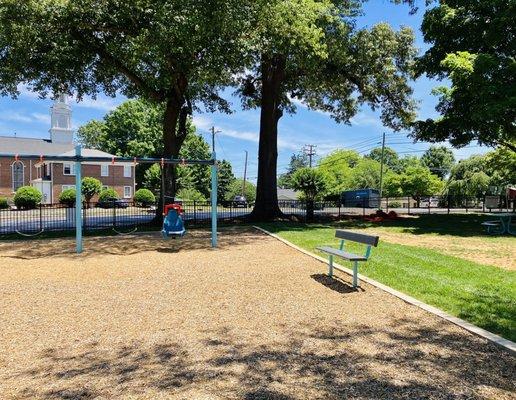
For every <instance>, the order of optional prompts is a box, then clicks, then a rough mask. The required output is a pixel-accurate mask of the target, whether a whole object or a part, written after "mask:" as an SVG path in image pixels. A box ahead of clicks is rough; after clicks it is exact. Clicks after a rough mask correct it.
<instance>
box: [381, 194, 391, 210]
mask: <svg viewBox="0 0 516 400" xmlns="http://www.w3.org/2000/svg"><path fill="white" fill-rule="evenodd" d="M381 201H382V199H380V202H381ZM385 211H386V212H387V213H389V197H386V198H385Z"/></svg>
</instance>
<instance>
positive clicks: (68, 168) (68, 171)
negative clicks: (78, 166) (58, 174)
mask: <svg viewBox="0 0 516 400" xmlns="http://www.w3.org/2000/svg"><path fill="white" fill-rule="evenodd" d="M63 175H75V165H74V164H73V163H64V164H63Z"/></svg>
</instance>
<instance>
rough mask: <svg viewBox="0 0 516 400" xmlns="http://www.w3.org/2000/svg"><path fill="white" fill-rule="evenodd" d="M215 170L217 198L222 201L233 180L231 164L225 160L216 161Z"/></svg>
mask: <svg viewBox="0 0 516 400" xmlns="http://www.w3.org/2000/svg"><path fill="white" fill-rule="evenodd" d="M217 172H218V176H217V179H218V180H217V198H218V199H219V201H222V200H224V199H226V197H227V194H228V192H229V190H230V187H231V185H232V184H233V182H234V181H235V175H233V169H232V168H231V164H230V163H229V162H228V161H226V160H222V161H221V162H219V163H218V169H217ZM246 186H247V183H246Z"/></svg>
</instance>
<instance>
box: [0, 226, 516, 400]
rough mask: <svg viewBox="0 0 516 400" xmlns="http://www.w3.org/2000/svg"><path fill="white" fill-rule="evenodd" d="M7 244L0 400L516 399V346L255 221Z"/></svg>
mask: <svg viewBox="0 0 516 400" xmlns="http://www.w3.org/2000/svg"><path fill="white" fill-rule="evenodd" d="M220 242H221V246H220V248H219V249H217V250H212V249H210V248H209V237H208V234H207V233H205V232H202V231H197V232H191V233H190V235H189V237H187V238H185V239H184V240H182V241H170V242H163V241H161V240H160V239H159V238H158V237H157V235H152V234H150V235H142V236H136V237H117V238H112V237H109V238H89V239H87V240H86V242H85V248H86V249H87V251H86V253H85V254H83V255H81V256H77V255H74V254H73V241H72V240H69V239H58V240H50V241H34V242H5V243H1V244H0V394H1V395H0V398H1V399H97V398H99V399H114V398H117V399H118V398H122V399H140V398H142V399H159V398H163V399H168V398H171V399H275V400H291V399H341V398H355V399H366V398H386V399H402V398H403V399H405V398H406V399H417V398H426V399H470V398H473V399H474V398H492V399H514V398H515V390H516V388H515V382H516V358H515V356H514V355H513V354H510V353H508V352H507V351H505V350H502V349H501V348H499V347H497V346H495V345H493V344H491V343H489V342H487V341H485V340H483V339H481V338H478V337H476V336H474V335H472V334H469V333H468V332H466V331H464V330H462V329H460V328H458V327H456V326H454V325H452V324H450V323H447V322H445V321H443V320H440V319H438V318H437V317H435V316H433V315H431V314H428V313H426V312H424V311H422V310H420V309H418V308H416V307H413V306H411V305H409V304H406V303H404V302H402V301H401V300H399V299H397V298H395V297H394V296H391V295H389V294H387V293H385V292H382V291H380V290H378V289H376V288H374V287H371V286H369V285H364V286H363V289H362V290H360V291H358V292H355V291H353V290H351V288H350V277H349V276H346V275H344V274H342V275H341V276H340V279H335V280H330V279H328V278H327V277H326V276H325V275H324V272H325V267H324V265H323V264H321V263H320V262H318V261H316V260H314V259H312V258H310V257H308V256H305V255H303V254H301V253H299V252H297V251H295V250H293V249H291V248H289V247H288V246H286V245H284V244H282V243H281V242H279V241H277V240H274V239H272V238H270V237H267V236H265V235H262V234H260V233H258V232H256V231H253V230H250V229H237V230H226V231H223V232H222V234H221V237H220Z"/></svg>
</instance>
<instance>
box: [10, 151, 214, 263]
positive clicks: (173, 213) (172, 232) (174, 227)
mask: <svg viewBox="0 0 516 400" xmlns="http://www.w3.org/2000/svg"><path fill="white" fill-rule="evenodd" d="M0 157H9V158H10V157H13V158H14V159H16V160H18V158H19V156H18V155H17V154H3V153H0ZM23 158H24V159H28V160H38V161H40V162H41V161H42V160H43V159H44V160H46V161H58V162H59V161H61V162H74V163H75V196H76V197H75V221H76V223H75V244H76V246H75V247H76V252H77V253H78V254H80V253H82V250H83V235H82V233H83V232H82V226H83V213H82V194H81V180H82V177H81V175H82V171H81V166H82V163H87V162H90V163H91V162H95V163H97V162H111V165H113V166H114V165H115V163H116V162H133V163H134V165H136V164H155V163H159V164H160V165H161V169H162V190H161V192H162V205H163V227H162V230H161V234H162V236H163V238H164V239H170V238H177V237H183V236H184V235H185V233H186V230H185V227H184V222H183V219H182V217H181V215H182V213H183V211H182V208H181V205H180V204H176V203H170V204H165V197H166V196H165V195H164V194H163V187H164V185H163V179H164V177H163V175H164V174H163V169H164V166H165V165H170V164H172V165H209V166H210V167H211V246H212V247H217V159H216V154H215V152H213V153H212V158H211V159H209V160H186V159H174V158H150V157H143V158H140V157H97V156H93V157H86V156H83V155H82V148H81V146H76V147H75V156H45V157H43V156H42V155H23ZM113 176H114V174H113ZM113 229H114V228H113ZM43 231H44V229H43V228H41V231H40V232H38V233H37V234H35V235H26V234H24V233H22V232H17V233H19V234H20V235H23V236H36V235H39V234H41V233H42V232H43ZM134 231H136V228H135V229H133V230H132V231H129V232H118V231H116V230H115V232H116V233H118V234H120V235H128V234H130V233H133V232H134Z"/></svg>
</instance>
